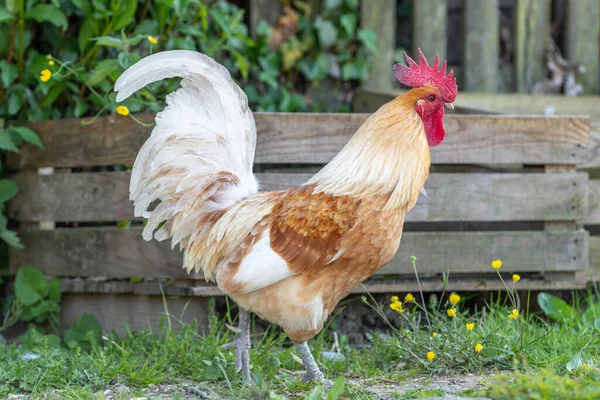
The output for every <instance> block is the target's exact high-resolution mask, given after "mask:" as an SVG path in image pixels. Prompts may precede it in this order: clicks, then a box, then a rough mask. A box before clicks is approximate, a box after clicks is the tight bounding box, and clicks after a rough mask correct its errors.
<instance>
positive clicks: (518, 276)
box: [512, 274, 521, 283]
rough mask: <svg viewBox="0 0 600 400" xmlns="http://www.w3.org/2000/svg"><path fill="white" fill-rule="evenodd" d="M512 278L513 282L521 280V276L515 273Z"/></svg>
mask: <svg viewBox="0 0 600 400" xmlns="http://www.w3.org/2000/svg"><path fill="white" fill-rule="evenodd" d="M512 278H513V282H515V283H516V282H519V281H520V280H521V276H520V275H517V274H513V276H512Z"/></svg>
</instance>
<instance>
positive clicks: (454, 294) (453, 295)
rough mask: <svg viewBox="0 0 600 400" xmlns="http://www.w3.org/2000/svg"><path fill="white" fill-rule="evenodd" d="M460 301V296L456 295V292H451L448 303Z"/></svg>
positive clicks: (454, 303) (455, 303)
mask: <svg viewBox="0 0 600 400" xmlns="http://www.w3.org/2000/svg"><path fill="white" fill-rule="evenodd" d="M459 301H460V296H459V295H457V294H456V293H452V294H451V295H450V304H452V305H453V306H455V305H457V304H458V302H459Z"/></svg>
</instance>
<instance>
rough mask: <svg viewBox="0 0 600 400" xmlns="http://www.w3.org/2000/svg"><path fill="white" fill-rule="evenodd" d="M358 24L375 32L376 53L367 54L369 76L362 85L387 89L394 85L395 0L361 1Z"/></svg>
mask: <svg viewBox="0 0 600 400" xmlns="http://www.w3.org/2000/svg"><path fill="white" fill-rule="evenodd" d="M360 25H361V28H362V29H369V30H371V31H373V32H375V33H376V34H377V43H376V46H377V54H374V55H371V56H369V62H370V65H369V76H368V77H367V78H366V79H365V80H364V81H363V86H365V87H370V88H374V89H389V88H392V87H393V86H394V85H395V79H394V72H393V69H392V66H393V64H394V50H395V49H396V0H378V1H361V7H360Z"/></svg>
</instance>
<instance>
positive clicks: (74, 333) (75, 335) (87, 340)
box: [64, 314, 102, 349]
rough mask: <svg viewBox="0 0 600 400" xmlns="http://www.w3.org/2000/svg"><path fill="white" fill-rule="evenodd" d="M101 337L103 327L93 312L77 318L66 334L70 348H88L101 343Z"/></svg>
mask: <svg viewBox="0 0 600 400" xmlns="http://www.w3.org/2000/svg"><path fill="white" fill-rule="evenodd" d="M101 339H102V327H101V326H100V323H99V322H98V320H97V319H96V317H94V316H93V315H91V314H83V315H81V316H80V317H79V318H77V319H76V320H75V322H73V325H71V326H70V327H69V329H68V330H67V331H66V332H65V335H64V341H65V343H67V345H68V346H69V347H70V348H75V347H78V346H80V347H82V348H84V349H88V348H90V347H91V346H97V345H98V344H100V340H101Z"/></svg>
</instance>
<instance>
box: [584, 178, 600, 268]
mask: <svg viewBox="0 0 600 400" xmlns="http://www.w3.org/2000/svg"><path fill="white" fill-rule="evenodd" d="M585 223H586V224H587V225H598V224H600V180H597V179H590V180H589V181H588V211H587V216H586V218H585ZM599 262H600V260H599Z"/></svg>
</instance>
